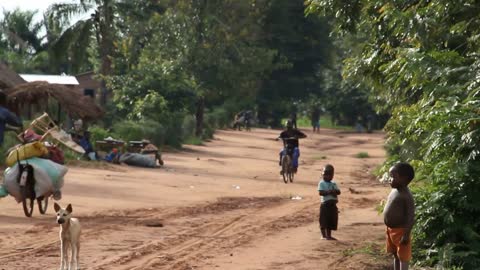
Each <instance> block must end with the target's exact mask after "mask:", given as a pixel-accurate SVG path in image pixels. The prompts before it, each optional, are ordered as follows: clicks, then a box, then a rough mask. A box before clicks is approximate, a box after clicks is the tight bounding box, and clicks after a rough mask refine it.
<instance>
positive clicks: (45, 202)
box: [37, 196, 48, 215]
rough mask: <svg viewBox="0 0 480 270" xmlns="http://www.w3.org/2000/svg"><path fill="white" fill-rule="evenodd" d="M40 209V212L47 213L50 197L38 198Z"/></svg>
mask: <svg viewBox="0 0 480 270" xmlns="http://www.w3.org/2000/svg"><path fill="white" fill-rule="evenodd" d="M37 204H38V210H39V211H40V214H42V215H45V213H46V212H47V209H48V197H43V196H42V197H40V198H37Z"/></svg>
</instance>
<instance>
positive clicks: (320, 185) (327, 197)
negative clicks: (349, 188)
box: [318, 180, 340, 203]
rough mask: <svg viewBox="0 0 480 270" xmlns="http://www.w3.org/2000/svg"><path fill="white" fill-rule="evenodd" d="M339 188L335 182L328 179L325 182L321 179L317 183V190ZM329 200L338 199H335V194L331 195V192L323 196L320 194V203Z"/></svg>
mask: <svg viewBox="0 0 480 270" xmlns="http://www.w3.org/2000/svg"><path fill="white" fill-rule="evenodd" d="M333 189H335V190H340V189H339V188H338V186H337V184H336V183H335V182H333V180H332V181H330V182H327V181H325V180H321V181H320V182H319V183H318V191H321V190H323V191H327V190H333ZM330 200H335V201H338V199H337V195H333V194H329V195H325V196H322V203H324V202H326V201H330Z"/></svg>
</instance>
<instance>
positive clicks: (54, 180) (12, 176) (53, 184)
mask: <svg viewBox="0 0 480 270" xmlns="http://www.w3.org/2000/svg"><path fill="white" fill-rule="evenodd" d="M20 163H21V164H29V165H31V166H32V167H33V176H34V178H35V187H34V190H35V195H36V197H37V198H39V197H42V196H45V197H48V196H50V195H53V197H54V199H55V200H60V199H61V197H62V193H61V189H62V187H63V184H64V176H65V174H66V173H67V171H68V168H67V167H65V166H63V165H61V164H58V163H56V162H53V161H51V160H49V159H44V158H36V157H33V158H29V159H26V160H22V161H20ZM19 174H20V170H19V165H18V163H16V164H15V165H13V166H12V167H9V168H7V169H6V170H5V172H4V178H3V179H4V180H3V184H2V185H0V197H2V195H3V196H6V195H7V194H10V195H11V196H13V197H14V198H15V200H16V201H17V202H21V201H22V195H21V193H20V185H19V183H18V178H19Z"/></svg>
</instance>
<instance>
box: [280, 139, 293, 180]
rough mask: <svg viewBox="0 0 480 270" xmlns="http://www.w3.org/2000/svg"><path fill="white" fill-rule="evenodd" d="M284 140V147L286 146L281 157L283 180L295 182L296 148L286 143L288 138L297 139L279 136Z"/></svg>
mask: <svg viewBox="0 0 480 270" xmlns="http://www.w3.org/2000/svg"><path fill="white" fill-rule="evenodd" d="M278 139H282V140H283V147H284V151H285V152H284V154H283V156H282V159H281V167H282V177H283V182H285V184H287V183H288V182H289V181H290V183H293V179H294V178H295V173H296V170H295V167H293V153H294V148H293V147H292V146H291V145H289V144H287V143H286V140H289V139H295V138H277V140H278Z"/></svg>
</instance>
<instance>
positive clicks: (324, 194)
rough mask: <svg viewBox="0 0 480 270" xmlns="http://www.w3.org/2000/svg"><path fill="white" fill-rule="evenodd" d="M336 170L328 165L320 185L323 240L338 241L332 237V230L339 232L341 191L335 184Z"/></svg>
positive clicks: (324, 169)
mask: <svg viewBox="0 0 480 270" xmlns="http://www.w3.org/2000/svg"><path fill="white" fill-rule="evenodd" d="M334 171H335V169H334V168H333V166H332V165H330V164H327V165H325V167H324V168H323V179H322V180H321V181H320V182H319V183H318V194H319V195H320V196H321V198H322V199H321V204H320V231H321V232H322V239H326V240H337V239H335V238H333V237H332V230H334V231H336V230H337V225H338V208H337V202H338V198H337V196H338V195H340V189H339V188H338V186H337V184H336V183H335V182H333V175H334Z"/></svg>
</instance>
